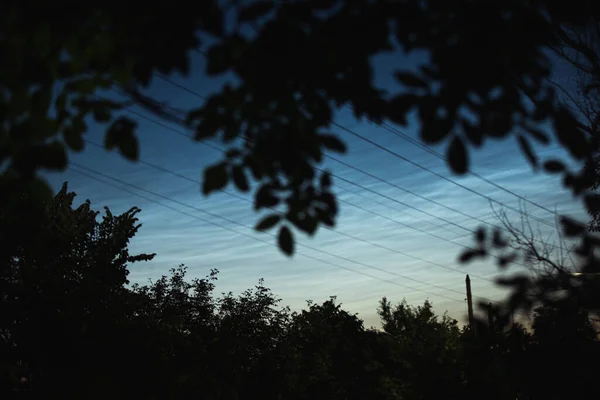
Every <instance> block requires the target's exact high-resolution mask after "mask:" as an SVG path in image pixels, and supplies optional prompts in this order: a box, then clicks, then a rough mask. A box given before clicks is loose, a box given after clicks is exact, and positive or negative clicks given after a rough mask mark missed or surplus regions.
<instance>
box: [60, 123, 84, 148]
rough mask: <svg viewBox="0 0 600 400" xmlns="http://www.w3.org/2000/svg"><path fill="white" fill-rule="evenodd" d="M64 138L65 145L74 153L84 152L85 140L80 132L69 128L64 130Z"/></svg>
mask: <svg viewBox="0 0 600 400" xmlns="http://www.w3.org/2000/svg"><path fill="white" fill-rule="evenodd" d="M63 138H64V139H65V143H66V144H67V146H69V147H70V148H71V150H74V151H81V150H83V143H84V142H83V138H82V137H81V133H80V132H78V131H77V130H76V129H75V128H73V127H72V126H67V127H65V128H64V129H63Z"/></svg>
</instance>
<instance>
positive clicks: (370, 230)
mask: <svg viewBox="0 0 600 400" xmlns="http://www.w3.org/2000/svg"><path fill="white" fill-rule="evenodd" d="M420 60H423V57H413V58H409V59H408V60H406V59H403V61H402V64H401V65H407V66H411V67H413V66H414V65H416V63H418V62H419V61H420ZM396 61H398V60H397V59H391V58H389V57H387V58H386V57H380V58H378V59H375V60H374V65H375V67H376V84H377V85H379V86H381V87H386V88H388V89H390V90H394V86H395V83H394V82H393V81H392V80H391V79H390V78H389V76H390V72H391V71H392V70H393V69H395V68H397V67H398V63H397V62H396ZM203 63H204V59H203V56H202V55H200V54H194V55H193V65H194V68H193V70H202V67H203ZM561 72H562V70H561ZM556 78H557V79H560V80H562V81H563V82H566V81H568V80H569V79H570V77H569V76H568V74H564V73H561V74H559V75H557V77H556ZM172 79H173V80H174V81H176V82H178V83H179V84H181V85H184V86H185V87H187V88H189V89H190V90H193V91H195V92H197V93H200V94H202V95H207V94H210V92H212V91H215V90H218V88H219V87H220V86H221V85H222V84H223V82H225V81H227V80H228V79H230V77H224V78H223V79H218V80H213V79H207V78H206V77H204V76H202V75H201V74H194V75H193V76H192V77H190V78H183V77H178V76H175V77H172ZM151 93H152V94H153V95H155V96H156V97H157V98H160V99H162V100H167V101H169V102H170V104H171V105H173V106H176V107H180V108H184V109H186V108H190V107H193V106H195V105H198V104H199V102H200V101H201V100H199V99H198V97H197V96H195V95H193V94H191V93H188V92H186V91H184V90H182V89H180V88H178V87H175V86H173V85H171V84H169V83H168V82H165V81H163V80H160V79H157V80H156V81H155V83H154V84H153V86H152V88H151ZM141 112H142V113H144V112H143V111H141ZM139 121H140V123H139V131H138V132H139V138H140V142H141V152H140V154H141V160H142V161H145V162H149V163H153V164H156V165H158V166H160V167H162V168H164V169H167V170H169V171H172V172H175V173H177V174H179V175H180V176H175V175H173V174H170V173H167V172H161V171H158V170H156V169H154V168H151V167H149V166H148V165H143V164H136V163H131V162H127V161H125V160H124V159H122V157H121V156H120V155H119V154H116V153H111V152H107V151H105V150H103V149H100V148H97V147H95V146H89V145H88V146H87V147H86V149H85V150H84V151H83V152H82V153H79V154H74V155H73V156H72V161H74V162H76V163H77V164H80V165H83V166H85V167H88V168H92V169H94V170H97V171H100V172H102V173H103V174H106V175H108V176H111V177H115V178H118V179H120V180H122V181H125V182H127V183H130V184H134V185H136V186H139V187H141V188H144V189H146V190H148V191H151V192H154V193H158V194H159V195H160V196H164V197H157V196H154V195H150V194H148V193H145V192H143V191H140V190H138V189H135V188H132V187H126V188H127V190H130V191H133V192H136V193H139V194H141V195H142V196H144V197H146V198H152V199H154V200H156V201H158V202H161V203H164V204H167V205H168V207H170V208H167V207H164V206H162V205H159V204H156V203H153V202H151V201H148V200H147V199H143V198H140V197H137V196H135V195H133V194H132V193H128V192H124V191H120V190H118V189H116V188H114V187H111V186H108V185H106V184H105V183H101V182H98V181H96V180H93V179H90V178H89V177H87V176H84V175H81V174H78V173H76V172H73V171H71V170H68V171H66V172H64V173H60V174H50V175H49V181H50V183H51V184H52V185H53V187H54V188H55V189H58V188H59V187H60V185H61V184H62V182H63V181H68V182H69V188H70V189H71V190H73V191H75V192H76V193H77V194H78V200H79V201H84V200H85V199H90V200H91V202H92V205H93V207H94V208H95V209H98V210H100V209H101V208H102V207H103V206H105V205H106V206H108V207H109V208H110V209H111V210H112V211H113V213H120V212H124V211H126V210H127V209H129V208H130V207H132V206H138V207H140V208H141V209H142V213H141V214H140V220H141V222H142V224H143V227H142V229H141V230H140V232H139V233H138V235H137V236H136V237H135V239H134V240H133V241H132V243H131V248H132V250H133V251H137V252H156V253H157V257H156V258H155V260H154V261H152V262H149V263H145V264H138V265H133V266H132V267H131V275H130V279H131V280H132V281H134V282H141V283H143V282H146V281H147V280H148V278H156V277H159V276H160V275H162V274H166V273H167V272H168V270H169V269H170V268H172V267H175V266H177V265H179V264H181V263H183V264H185V265H187V266H188V271H189V276H190V278H191V277H194V276H205V275H206V274H207V273H208V272H209V270H210V269H211V268H217V269H219V271H220V275H219V281H218V284H217V292H228V291H233V292H234V293H239V292H241V291H243V290H245V289H247V288H249V287H252V286H254V285H255V284H256V283H257V282H258V280H259V278H264V279H265V284H266V285H267V286H268V287H270V288H271V289H272V290H273V292H274V293H275V294H277V295H278V296H280V297H281V298H282V299H283V304H286V305H290V306H291V307H292V308H294V309H298V308H300V307H303V306H304V305H305V301H306V300H308V299H312V300H314V301H323V300H325V299H327V298H328V297H329V296H332V295H335V296H337V298H338V300H339V301H340V302H341V303H343V305H344V308H345V309H347V310H349V311H352V312H357V313H359V316H360V317H361V318H363V319H364V320H365V325H366V326H379V323H378V319H377V317H376V314H375V310H376V307H377V302H378V301H379V300H380V299H381V297H382V296H387V297H388V298H389V299H391V300H392V301H401V300H402V299H403V298H406V299H407V301H408V302H409V303H413V304H419V303H422V302H423V301H424V300H425V299H426V298H429V299H430V300H431V301H432V302H433V304H434V307H435V309H436V310H437V311H438V312H443V311H445V310H447V311H448V312H449V314H450V315H451V316H452V317H454V318H457V319H459V320H461V321H463V320H464V315H465V314H466V303H465V301H464V298H465V295H464V288H465V284H464V278H465V274H466V273H469V274H470V275H471V280H472V287H473V295H474V296H477V297H484V298H489V299H492V300H499V299H501V298H502V297H503V295H504V294H503V292H501V291H500V290H499V289H498V288H496V287H494V285H493V284H492V283H491V282H489V281H488V280H486V279H491V278H493V277H494V276H495V275H497V273H498V270H497V268H496V267H495V266H494V265H493V263H492V262H491V261H487V262H476V263H472V264H469V265H467V266H464V265H460V264H458V263H457V262H456V259H457V256H458V254H459V253H460V251H461V250H462V247H460V245H461V244H462V245H471V244H472V235H471V233H469V232H468V230H473V229H475V228H476V227H477V226H479V225H480V223H479V222H478V221H476V220H475V219H473V218H468V217H466V216H465V215H461V214H460V213H456V212H453V211H450V210H449V209H447V208H444V207H440V206H438V205H436V204H432V203H430V202H428V201H425V200H423V199H422V198H418V197H415V196H413V195H411V194H408V193H407V192H405V191H402V190H401V189H399V188H397V187H393V186H391V185H390V184H387V183H382V182H380V181H378V180H376V179H374V178H372V177H369V176H367V175H364V174H362V173H360V172H357V171H354V170H352V169H349V168H348V167H346V166H343V165H340V164H338V163H335V162H332V161H330V162H327V163H326V164H325V166H326V167H327V168H330V169H331V171H332V172H333V173H334V174H336V175H338V176H340V177H342V178H344V179H346V180H348V181H351V182H353V183H355V184H358V185H360V186H362V187H364V188H361V187H358V186H354V185H352V184H350V183H347V182H345V181H340V180H339V179H335V180H334V183H335V186H336V190H337V192H338V194H339V198H340V199H342V204H341V213H340V216H339V219H338V224H337V227H336V228H335V229H334V230H333V231H327V230H319V232H318V233H317V235H316V237H314V238H305V237H301V236H297V239H298V240H299V243H300V245H299V246H298V248H297V254H296V255H295V256H294V257H293V258H292V259H289V258H287V257H285V256H283V255H282V254H281V253H280V252H279V251H278V250H277V248H276V246H275V239H274V238H273V237H271V236H269V235H267V234H264V233H263V234H261V233H257V232H254V231H253V230H252V226H253V225H254V224H255V223H256V221H257V220H258V217H259V215H257V214H255V213H254V212H253V211H252V205H251V203H249V202H248V201H244V200H243V199H240V198H236V197H233V196H231V195H229V194H227V193H219V194H216V195H211V196H210V197H208V198H205V197H203V196H202V195H201V193H200V185H199V183H198V182H199V179H200V176H201V171H202V169H203V167H204V166H206V165H208V164H211V163H213V162H215V161H217V160H218V159H219V158H220V156H221V155H220V153H218V152H217V151H215V150H214V149H211V148H208V147H207V146H204V145H203V144H200V143H194V142H192V141H191V140H190V139H187V138H185V137H184V136H183V135H181V134H177V133H175V132H173V131H172V130H170V129H168V128H172V129H175V130H179V131H181V132H183V131H182V129H181V128H178V127H176V126H169V127H168V128H165V127H164V126H159V125H157V124H154V123H151V122H148V121H145V120H139ZM336 122H337V123H339V124H341V125H343V126H345V127H348V128H350V129H352V130H353V131H355V132H357V133H359V134H361V135H363V136H365V137H368V138H369V139H370V140H373V141H375V142H377V143H378V144H380V145H382V146H384V147H385V148H387V149H389V150H392V151H393V152H396V153H398V154H400V155H402V156H403V157H406V158H408V159H410V160H412V161H413V162H415V163H418V164H419V165H422V166H424V167H426V168H429V169H431V170H432V171H435V172H437V173H439V174H441V175H443V176H446V177H449V178H451V179H453V180H455V181H456V182H458V183H460V184H461V185H464V186H466V187H469V188H471V189H473V190H475V191H477V192H479V193H482V194H483V195H485V196H489V197H491V198H493V199H495V200H497V201H501V202H503V203H505V204H507V205H509V206H511V207H515V208H518V207H519V205H520V203H519V199H518V198H516V197H514V196H512V195H511V194H508V193H506V192H504V191H502V190H500V189H498V188H495V187H493V186H491V185H490V184H488V183H485V182H483V181H481V180H480V179H478V178H476V177H473V176H467V177H455V176H453V175H452V174H451V173H450V172H449V170H448V168H447V167H446V165H445V164H444V162H443V161H442V160H440V159H438V158H436V157H434V156H432V155H431V154H429V153H427V152H426V151H424V150H422V149H420V148H418V147H417V146H415V145H413V144H411V143H408V142H407V141H405V140H404V139H402V138H400V137H398V136H396V135H394V134H393V133H391V132H389V131H387V130H385V129H383V128H382V127H378V126H375V125H373V124H370V123H368V122H364V121H363V122H358V121H356V120H354V119H353V117H352V116H351V113H350V111H349V110H348V109H342V110H340V111H339V112H338V114H337V117H336ZM167 125H168V124H167ZM396 128H398V129H400V130H401V131H402V132H403V133H404V134H406V135H409V136H411V137H413V138H417V135H416V133H415V125H414V124H411V126H409V127H407V128H402V127H396ZM332 131H333V132H335V133H338V134H339V135H340V136H341V137H342V138H343V139H345V140H346V141H347V143H348V145H349V152H348V153H347V154H346V155H344V156H339V155H335V154H334V155H333V156H334V157H336V158H339V159H341V160H343V161H344V162H345V163H348V164H350V165H352V166H353V167H355V168H358V169H361V170H364V171H366V172H368V173H369V174H372V175H375V176H376V177H378V178H379V179H381V180H384V181H387V182H391V183H392V184H394V185H397V186H400V187H402V188H404V189H406V190H408V191H412V192H415V193H417V194H419V195H420V196H423V197H426V198H428V199H430V200H433V201H436V202H438V203H441V204H443V205H445V206H447V207H449V208H453V209H456V210H458V211H460V212H461V213H463V214H467V215H469V216H472V217H475V218H479V219H482V220H485V221H489V222H493V223H496V222H497V221H496V220H495V219H494V216H493V213H492V209H491V207H490V205H489V201H488V200H486V199H485V198H483V197H481V196H478V195H476V194H473V193H470V192H468V191H466V190H465V189H463V188H460V187H458V186H457V185H454V184H452V183H450V182H448V181H444V180H443V179H440V178H439V177H437V176H435V175H433V174H431V173H429V172H427V171H424V170H422V169H419V168H418V167H415V166H414V165H411V164H409V163H407V162H405V161H403V160H401V159H400V158H398V157H395V156H393V155H391V154H388V153H386V152H384V151H383V150H381V149H378V148H376V147H374V146H373V145H371V144H369V143H367V142H364V141H362V140H360V139H358V138H356V137H353V136H351V135H350V134H348V133H346V132H344V131H342V130H340V129H338V128H336V127H332ZM183 133H184V134H185V133H186V132H183ZM102 137H103V136H102V127H98V126H93V125H92V126H91V129H90V132H89V134H88V136H87V138H88V139H89V140H90V141H92V142H96V143H102ZM435 149H436V150H437V151H439V152H441V153H443V152H444V146H441V147H438V148H435ZM540 152H541V154H542V155H543V156H544V157H550V156H554V155H559V156H563V153H561V151H560V149H558V147H557V146H556V145H552V146H549V147H545V148H540ZM472 164H473V166H474V168H473V171H475V172H477V173H478V174H480V175H482V176H484V177H486V178H487V179H489V180H491V181H493V182H495V183H496V184H499V185H501V186H503V187H505V188H506V189H509V190H511V191H513V192H516V193H518V194H519V195H521V196H524V197H526V198H527V199H528V200H532V201H534V202H537V203H539V204H541V205H543V206H544V207H546V208H549V209H556V210H558V211H559V212H563V213H567V214H569V215H571V216H573V217H578V218H585V214H584V212H583V211H582V209H581V206H580V204H579V203H578V202H577V201H574V200H573V199H572V197H571V195H570V194H569V193H568V192H566V191H565V190H564V189H562V186H561V185H560V181H559V179H558V178H556V177H552V176H547V175H543V174H541V173H534V172H533V171H532V170H531V168H530V167H529V165H528V164H527V163H526V162H525V160H524V158H523V156H522V155H521V153H520V151H519V150H518V148H517V146H516V143H515V142H514V140H513V139H509V140H504V141H490V142H488V143H487V145H486V146H485V147H484V148H483V150H481V151H478V152H476V153H474V154H473V155H472ZM92 175H93V174H92ZM181 176H183V177H185V178H187V179H185V178H182V177H181ZM98 178H99V179H101V180H104V181H108V182H110V183H111V184H114V185H117V186H123V185H122V184H120V183H116V182H114V181H110V180H108V179H106V178H103V177H98ZM365 188H367V189H365ZM227 191H228V192H229V193H232V192H234V190H233V189H232V188H231V187H229V188H228V190H227ZM374 192H376V193H378V194H379V195H378V194H376V193H374ZM236 195H237V196H241V195H240V194H236ZM242 197H245V198H246V200H251V197H249V196H242ZM165 198H168V199H173V200H175V202H173V201H170V200H166V199H165ZM394 200H396V201H397V202H395V201H394ZM398 202H401V203H404V205H403V204H400V203H398ZM406 205H409V206H411V207H414V208H415V209H417V210H415V209H413V208H410V207H408V206H406ZM192 207H194V208H192ZM527 208H528V211H529V212H530V213H531V214H532V215H533V216H535V217H536V218H540V219H543V220H545V221H548V222H552V223H553V222H554V215H552V214H551V213H548V212H547V211H544V210H542V209H540V208H538V207H535V206H533V205H531V204H527ZM176 210H179V211H181V212H177V211H176ZM201 210H205V211H207V212H209V213H211V214H212V215H208V214H206V213H203V212H202V211H201ZM418 210H421V211H422V212H425V213H428V214H430V215H428V214H424V213H422V212H420V211H418ZM218 216H222V217H224V218H226V219H222V218H219V217H218ZM509 216H511V217H512V218H516V216H517V215H516V214H515V213H514V212H509ZM436 217H437V218H436ZM442 219H443V220H442ZM444 220H445V221H444ZM447 221H450V222H452V223H454V224H456V225H459V226H462V228H460V227H458V226H456V225H452V224H450V223H448V222H447ZM211 222H212V223H215V224H217V225H220V226H215V225H211ZM540 227H541V229H542V230H543V232H544V234H552V233H553V231H552V229H551V228H548V227H546V226H544V225H541V226H540ZM424 232H425V233H424ZM265 241H266V242H267V243H265ZM367 242H369V243H367ZM304 246H308V247H309V248H307V247H304ZM402 253H404V254H402ZM407 255H408V256H410V257H408V256H407ZM411 257H412V258H411ZM452 269H455V270H452Z"/></svg>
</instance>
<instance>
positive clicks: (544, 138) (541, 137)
mask: <svg viewBox="0 0 600 400" xmlns="http://www.w3.org/2000/svg"><path fill="white" fill-rule="evenodd" d="M525 131H527V133H529V134H530V135H531V136H533V138H534V139H535V140H537V141H538V142H540V143H541V144H548V143H550V138H549V137H548V135H547V134H546V133H544V132H542V131H540V130H539V129H535V128H532V127H525Z"/></svg>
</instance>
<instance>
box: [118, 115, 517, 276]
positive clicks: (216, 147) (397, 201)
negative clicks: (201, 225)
mask: <svg viewBox="0 0 600 400" xmlns="http://www.w3.org/2000/svg"><path fill="white" fill-rule="evenodd" d="M125 110H126V111H128V112H130V113H132V114H134V115H137V116H138V117H140V118H142V119H145V120H147V121H149V122H151V123H154V124H157V125H159V126H161V127H163V128H165V129H168V130H170V131H172V132H175V133H177V134H178V135H181V136H184V137H187V138H191V137H192V135H190V134H188V133H185V132H183V131H180V130H179V129H175V128H173V127H170V126H168V125H166V124H163V123H162V122H160V121H156V120H154V119H152V118H150V117H147V116H145V115H143V114H141V113H138V112H136V111H133V110H131V109H129V108H125ZM200 144H204V145H206V146H207V147H209V148H211V149H214V150H217V151H219V152H222V151H223V149H221V148H220V147H218V146H216V145H211V144H209V143H206V142H200ZM315 169H316V170H318V171H323V170H322V169H320V168H315ZM331 176H333V177H335V178H336V179H339V180H341V181H343V182H346V183H349V184H351V185H354V186H357V187H359V188H361V189H363V190H365V191H368V192H371V193H374V194H376V195H378V196H381V197H384V198H386V199H388V200H390V201H393V202H395V203H398V204H401V205H403V206H405V207H408V208H411V209H414V210H416V211H419V212H421V213H423V214H426V215H428V216H431V217H433V218H436V219H439V220H441V221H443V222H446V223H448V224H450V225H453V226H457V227H459V228H460V229H463V230H465V231H468V232H471V233H473V234H474V233H475V231H473V230H471V229H469V228H465V227H464V226H462V225H459V224H457V223H454V222H451V221H449V220H447V219H445V218H442V217H439V216H436V215H435V214H432V213H429V212H427V211H423V210H421V209H419V208H417V207H414V206H412V205H410V204H407V203H404V202H402V201H400V200H398V199H395V198H393V197H390V196H387V195H384V194H381V193H379V192H376V191H374V190H372V189H369V188H367V187H366V186H363V185H360V184H358V183H356V182H352V181H350V180H348V179H346V178H343V177H341V176H339V175H337V174H334V173H331ZM242 199H244V198H242ZM244 200H245V201H247V199H244ZM339 201H340V202H345V203H348V204H349V205H351V206H353V207H356V208H359V209H362V210H365V211H367V212H370V213H374V212H372V211H370V210H367V209H365V208H363V207H360V206H357V205H355V204H353V203H351V202H348V201H347V200H343V199H339ZM375 214H376V215H378V216H380V217H382V218H386V219H388V220H390V221H392V222H394V223H397V224H399V225H401V226H404V227H407V228H409V229H413V230H415V231H418V232H421V233H423V234H426V235H429V236H431V237H435V238H436V239H440V240H443V241H446V242H449V243H452V244H454V245H458V246H460V247H463V248H464V249H467V250H473V248H472V247H469V246H465V245H463V244H460V243H456V242H454V241H452V240H450V239H447V238H444V237H442V236H439V235H436V234H434V233H431V232H428V231H427V230H424V229H420V228H416V227H414V226H411V225H408V224H405V223H403V222H400V221H398V220H394V219H391V218H389V217H385V216H382V215H380V214H377V213H375ZM492 257H493V258H496V259H498V260H499V259H500V258H501V257H500V256H497V255H495V254H493V255H492ZM514 264H515V265H519V266H521V267H523V268H527V266H525V265H524V264H522V263H519V262H516V261H515V262H514ZM473 276H475V275H473ZM480 278H481V277H480ZM483 279H485V278H483Z"/></svg>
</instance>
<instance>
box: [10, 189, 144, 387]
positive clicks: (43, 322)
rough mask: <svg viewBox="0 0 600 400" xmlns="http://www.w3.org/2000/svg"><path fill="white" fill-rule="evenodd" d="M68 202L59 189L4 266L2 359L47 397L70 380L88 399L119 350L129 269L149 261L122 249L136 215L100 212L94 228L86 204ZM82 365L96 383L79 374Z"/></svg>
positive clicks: (134, 226) (94, 214)
mask: <svg viewBox="0 0 600 400" xmlns="http://www.w3.org/2000/svg"><path fill="white" fill-rule="evenodd" d="M74 198H75V193H72V192H68V191H67V185H66V184H65V185H63V187H62V189H61V191H60V192H59V193H58V194H57V195H56V196H55V197H54V198H53V199H52V201H50V202H49V203H47V204H46V207H45V210H46V212H45V214H44V216H43V219H41V220H40V221H38V222H39V223H38V224H37V226H36V229H35V230H31V231H29V232H28V235H27V238H26V239H27V240H26V241H25V240H22V241H20V242H19V243H18V246H15V247H14V248H13V250H14V251H13V252H12V254H9V255H8V257H6V258H4V259H3V260H2V262H3V264H2V272H3V273H2V275H1V276H0V299H1V302H0V333H1V339H2V343H1V346H2V348H3V349H4V351H5V352H3V358H4V357H6V358H5V359H6V360H10V362H11V364H10V365H11V367H13V368H14V367H16V366H18V369H25V371H26V374H25V375H24V376H25V377H26V378H27V379H28V380H29V381H30V382H33V383H35V387H39V388H44V390H47V391H48V392H52V391H54V390H58V389H59V388H62V387H63V386H64V384H65V383H64V382H65V377H69V378H68V379H69V380H70V383H69V387H70V390H72V391H73V393H79V394H80V395H81V396H83V397H88V396H90V395H92V393H89V392H88V390H89V388H90V385H92V384H93V383H94V382H91V381H90V379H100V380H101V379H103V378H104V377H105V375H104V374H103V372H102V371H103V369H104V368H108V366H110V365H111V362H112V361H111V357H112V356H115V355H117V354H119V353H120V352H121V351H125V348H124V347H120V345H121V344H123V342H122V339H121V335H122V334H123V330H122V329H123V328H124V326H123V324H124V323H125V321H126V320H127V319H128V317H129V314H128V313H129V312H130V311H131V309H130V308H129V307H128V305H129V304H128V303H127V302H126V301H125V300H126V297H127V290H126V289H125V285H126V284H127V283H128V281H127V275H128V273H129V271H128V269H127V267H128V265H129V264H131V263H134V262H139V261H147V260H151V259H152V258H153V256H154V255H153V254H139V255H131V254H130V253H129V251H128V249H127V246H128V243H129V240H130V239H131V238H132V237H133V236H134V235H135V234H136V232H137V230H138V229H139V227H140V225H139V224H137V217H136V215H137V214H138V212H139V211H140V210H139V209H138V208H135V207H134V208H132V209H131V210H129V211H127V212H125V213H124V214H121V215H113V214H112V213H111V212H110V211H109V210H108V209H105V215H104V216H103V217H102V220H101V221H100V222H98V221H97V216H98V214H99V213H98V212H95V211H93V210H92V209H91V207H90V203H89V202H84V203H83V204H81V205H80V206H78V207H76V208H74V207H73V201H74ZM105 326H109V327H112V329H105V328H104V327H105ZM86 359H93V360H94V364H88V363H87V362H86ZM82 364H85V365H87V366H88V367H89V368H93V370H94V372H95V373H98V376H96V377H95V376H94V374H91V373H90V371H85V372H86V373H85V374H84V370H83V369H82V368H81V367H80V366H81V365H82ZM2 372H3V373H5V372H10V373H11V374H12V373H16V371H14V370H13V371H2ZM96 383H99V382H96ZM102 384H104V385H107V386H110V384H111V382H106V381H105V382H102ZM39 394H40V393H38V392H37V390H34V395H35V396H38V395H39Z"/></svg>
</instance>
